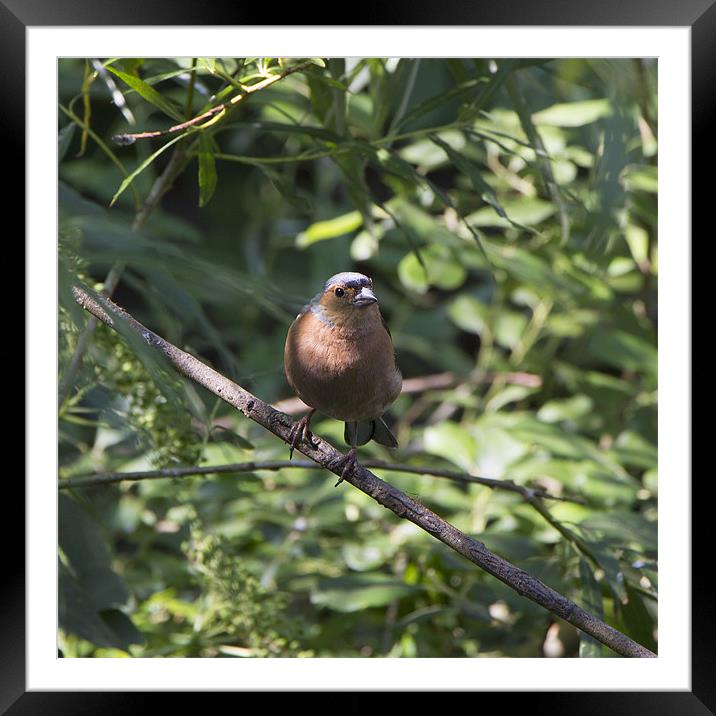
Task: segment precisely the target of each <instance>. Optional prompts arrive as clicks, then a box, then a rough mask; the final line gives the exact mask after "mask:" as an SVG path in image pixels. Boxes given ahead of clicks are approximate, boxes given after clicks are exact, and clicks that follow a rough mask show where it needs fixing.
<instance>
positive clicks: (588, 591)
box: [579, 557, 604, 659]
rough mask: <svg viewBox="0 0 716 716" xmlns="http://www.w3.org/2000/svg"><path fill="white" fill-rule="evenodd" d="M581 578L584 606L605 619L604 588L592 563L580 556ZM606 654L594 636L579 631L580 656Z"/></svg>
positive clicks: (592, 656)
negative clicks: (600, 584) (598, 580)
mask: <svg viewBox="0 0 716 716" xmlns="http://www.w3.org/2000/svg"><path fill="white" fill-rule="evenodd" d="M579 580H580V582H581V585H582V606H583V608H584V609H585V610H586V611H588V612H589V613H590V614H593V615H594V616H595V617H598V618H599V619H604V608H603V603H602V590H601V589H600V587H599V583H598V582H597V579H596V577H595V576H594V571H593V570H592V566H591V564H590V563H589V562H588V561H587V560H586V559H585V558H584V557H580V558H579ZM603 655H604V647H603V646H602V644H601V643H600V642H598V641H597V640H596V639H595V638H594V637H592V636H590V635H589V634H586V633H585V632H583V631H580V632H579V656H580V658H582V659H584V658H595V657H600V656H603Z"/></svg>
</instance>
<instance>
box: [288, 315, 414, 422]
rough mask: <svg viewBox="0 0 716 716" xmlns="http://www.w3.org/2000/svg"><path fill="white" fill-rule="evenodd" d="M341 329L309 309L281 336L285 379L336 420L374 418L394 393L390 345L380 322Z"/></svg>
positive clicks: (395, 380)
mask: <svg viewBox="0 0 716 716" xmlns="http://www.w3.org/2000/svg"><path fill="white" fill-rule="evenodd" d="M377 318H378V323H377V325H375V326H371V325H370V324H368V325H364V326H360V327H359V328H358V330H355V329H353V330H347V329H346V328H344V327H340V326H335V325H333V326H331V325H329V324H328V323H326V322H324V321H322V320H320V319H319V318H317V317H316V316H314V315H313V314H312V313H311V312H310V311H308V312H306V313H304V314H302V315H301V316H299V318H297V319H296V321H294V323H293V325H292V326H291V328H290V329H289V332H288V336H287V338H286V347H285V352H284V367H285V371H286V378H287V379H288V382H289V383H290V385H291V387H292V388H293V389H294V390H295V391H296V393H297V394H298V396H299V397H300V398H301V399H302V400H303V401H304V402H305V403H306V404H308V405H310V406H311V407H313V408H316V409H318V410H319V411H321V412H322V413H325V414H326V415H330V416H331V417H334V418H337V419H338V420H346V421H353V420H366V419H373V418H377V417H380V416H381V415H382V414H383V413H384V412H385V409H386V408H387V406H388V405H390V403H392V402H393V401H394V400H395V398H396V397H397V395H398V394H399V393H400V388H401V385H402V379H401V377H400V372H399V371H398V369H397V367H396V365H395V355H394V352H393V344H392V342H391V340H390V336H389V335H388V332H387V331H386V330H385V328H384V327H383V325H382V323H380V316H379V315H378V317H377Z"/></svg>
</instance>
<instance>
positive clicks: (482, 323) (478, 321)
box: [448, 293, 490, 336]
mask: <svg viewBox="0 0 716 716" xmlns="http://www.w3.org/2000/svg"><path fill="white" fill-rule="evenodd" d="M448 315H449V316H450V318H451V319H452V321H453V323H454V324H455V325H456V326H457V327H458V328H461V329H462V330H463V331H467V332H468V333H475V334H477V335H478V336H479V335H482V334H483V332H484V331H485V329H486V328H487V326H488V325H489V323H490V309H489V307H488V306H487V305H486V304H484V303H483V302H482V301H480V299H478V298H476V297H475V296H471V295H469V294H467V293H462V294H460V295H459V296H458V297H457V298H456V299H455V300H453V301H452V302H451V303H450V306H449V307H448Z"/></svg>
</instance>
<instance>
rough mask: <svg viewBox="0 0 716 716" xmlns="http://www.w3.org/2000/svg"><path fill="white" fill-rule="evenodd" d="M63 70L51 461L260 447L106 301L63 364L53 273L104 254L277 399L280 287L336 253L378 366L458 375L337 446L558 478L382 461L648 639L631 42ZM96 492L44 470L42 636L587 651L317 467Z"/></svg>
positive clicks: (329, 650)
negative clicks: (51, 610) (530, 55)
mask: <svg viewBox="0 0 716 716" xmlns="http://www.w3.org/2000/svg"><path fill="white" fill-rule="evenodd" d="M262 83H264V84H262ZM59 94H60V96H59V101H60V108H61V113H60V126H59V128H58V129H59V134H58V142H59V147H60V152H59V157H60V166H59V174H60V190H59V199H60V235H59V254H60V266H59V269H60V314H59V332H60V365H59V372H60V384H61V386H62V385H63V384H66V385H67V386H68V389H67V392H66V393H65V394H64V395H63V396H62V401H61V406H60V416H59V421H60V433H59V434H60V446H59V450H60V476H61V477H69V476H72V475H77V474H85V473H92V472H97V471H108V470H142V469H148V468H149V467H152V466H157V465H159V466H171V465H180V464H181V465H193V464H201V465H219V464H228V463H232V462H244V461H249V460H252V461H260V460H266V459H272V458H276V457H280V458H284V457H286V451H287V448H286V446H285V445H284V444H282V443H281V444H279V443H278V441H277V440H276V439H275V438H274V437H273V436H271V435H270V434H267V433H266V432H265V431H263V430H262V429H261V428H259V427H258V426H257V425H255V424H253V423H250V422H249V421H247V420H245V419H243V418H242V416H238V415H237V414H236V413H235V411H232V410H231V409H229V407H228V406H226V405H225V404H223V403H222V402H221V401H217V400H216V399H215V398H214V397H213V396H210V395H209V394H208V393H206V392H205V391H203V389H201V388H198V387H196V386H194V385H192V384H189V383H188V382H186V381H183V380H179V379H178V378H177V377H176V376H175V375H173V374H172V373H171V372H170V371H169V370H168V369H167V368H166V367H165V366H163V365H162V363H161V362H160V361H158V360H157V358H156V356H154V355H153V354H152V353H151V352H150V351H148V350H147V349H146V348H145V347H144V346H143V345H142V344H141V341H136V340H135V341H134V342H133V341H132V339H131V336H130V335H128V332H127V331H122V329H121V326H120V330H119V334H115V333H113V332H111V331H109V330H108V329H105V328H104V327H99V328H97V330H96V331H95V332H94V333H93V334H92V337H91V339H90V341H89V343H88V346H87V348H86V350H85V352H84V354H83V360H82V361H81V363H80V364H79V365H76V366H73V354H74V353H75V350H76V347H77V345H78V342H80V341H81V340H82V339H81V338H80V336H81V335H82V332H83V330H84V327H85V324H86V322H87V317H86V316H84V315H82V311H81V310H79V309H78V307H77V306H76V305H75V304H74V302H73V301H72V297H71V293H70V290H69V289H70V287H71V285H72V283H74V282H78V281H79V282H81V283H82V284H83V285H85V286H88V287H89V288H91V289H94V290H101V288H102V285H103V282H104V281H105V280H106V279H105V277H106V276H107V274H108V272H109V271H110V269H111V268H112V267H115V270H118V271H121V279H120V282H119V284H118V286H117V289H116V291H115V295H116V297H117V300H118V302H119V303H120V304H122V305H124V306H125V307H126V308H127V309H128V310H130V312H132V313H133V315H135V316H136V317H137V318H138V319H139V320H140V321H142V322H143V323H145V324H146V325H148V326H150V327H151V328H152V329H153V330H155V331H156V332H158V333H160V334H161V335H163V336H165V337H166V338H167V339H168V340H170V341H172V342H174V343H176V344H177V345H180V346H181V347H183V348H184V349H185V350H189V351H191V352H194V353H196V354H197V355H199V356H201V357H202V359H203V360H205V361H208V362H210V363H212V364H213V365H215V366H216V368H217V370H220V371H221V372H223V373H225V374H226V375H227V376H229V377H231V378H232V379H235V380H237V381H238V382H240V383H241V384H242V385H245V386H246V387H247V388H248V389H249V390H251V391H252V392H254V393H256V394H257V395H259V396H261V397H262V398H263V399H265V400H268V401H277V400H279V399H282V398H288V397H290V396H289V394H288V388H287V385H286V383H285V379H284V377H283V372H282V355H283V341H284V338H285V334H286V330H287V327H288V325H289V323H290V321H291V320H292V319H293V317H294V316H295V313H296V311H297V310H298V309H299V308H300V306H301V305H303V303H305V301H306V300H307V299H308V298H310V296H311V295H313V294H314V293H315V291H316V290H317V288H318V287H320V286H321V285H322V283H323V281H324V280H325V278H326V277H327V276H330V275H332V274H334V273H336V272H337V271H341V270H358V271H361V272H363V273H367V274H369V275H371V276H372V277H373V279H374V283H375V285H376V291H377V293H378V295H379V297H380V300H381V307H382V311H383V314H384V316H385V317H386V319H387V321H388V323H389V325H390V328H391V332H392V335H393V339H394V343H395V347H396V352H397V355H398V362H399V365H400V366H401V369H402V371H403V374H404V377H405V378H406V379H407V378H413V377H420V376H426V375H433V374H443V373H447V372H450V373H451V374H453V376H454V378H455V379H454V380H453V381H452V382H451V383H450V387H442V388H427V389H425V390H420V391H418V392H414V393H412V392H411V393H404V394H403V395H401V396H400V398H399V399H398V401H396V403H395V404H394V406H393V409H392V411H391V416H390V417H389V423H391V424H392V425H393V426H394V427H395V430H396V434H397V435H398V439H399V442H400V445H401V447H400V448H399V449H397V450H395V451H392V452H388V451H386V450H385V449H383V448H382V447H381V446H378V445H375V444H371V445H369V446H366V447H365V448H362V449H361V454H362V455H366V456H367V455H371V456H376V457H382V458H383V459H388V460H391V459H392V460H394V461H396V462H398V461H399V462H408V463H412V464H415V465H427V466H430V465H433V466H435V467H443V468H452V469H459V470H464V471H466V472H470V473H473V474H477V475H482V476H485V477H491V478H496V479H510V480H513V481H514V482H516V483H517V484H519V485H526V486H532V487H539V488H541V489H544V490H547V491H549V492H551V493H552V494H553V495H556V496H567V497H577V498H580V500H581V502H573V501H540V500H538V499H533V500H525V499H523V498H522V497H521V496H520V495H519V494H516V493H510V492H506V491H501V490H492V491H491V490H490V489H489V488H486V487H483V486H481V485H477V484H463V483H455V482H450V481H446V480H440V479H437V478H435V477H431V476H429V475H424V476H418V475H414V474H404V473H400V472H395V471H390V472H389V471H380V470H376V472H378V473H379V474H381V476H384V477H385V478H386V479H388V480H389V481H391V482H394V483H395V484H396V485H398V486H399V487H400V488H401V489H403V490H406V491H407V492H409V493H410V494H412V495H414V496H417V497H418V499H420V500H421V501H422V502H424V503H425V504H426V505H427V506H429V507H430V508H431V509H434V510H435V511H436V512H438V513H439V514H441V515H442V516H444V517H445V518H446V519H448V520H449V521H451V522H452V523H453V524H455V525H456V526H457V527H458V528H459V529H461V530H463V531H465V532H467V533H469V534H472V535H475V536H477V537H478V538H479V539H480V540H482V541H484V542H485V543H486V545H487V546H488V547H489V548H490V549H493V550H494V551H496V552H497V553H499V554H500V555H502V556H504V557H505V558H506V559H509V560H510V561H512V562H513V563H515V564H517V565H518V566H520V567H522V568H524V569H525V570H526V571H528V572H530V573H531V574H533V575H535V576H537V577H539V578H540V579H542V580H543V581H545V582H546V583H547V584H549V585H550V586H552V587H554V588H555V589H557V590H558V591H560V592H562V593H564V594H566V595H568V596H569V597H570V598H572V599H574V600H575V601H577V602H578V603H580V604H582V605H583V606H584V607H585V608H586V609H588V610H589V611H591V612H592V613H594V614H595V615H597V616H600V617H602V618H604V619H605V620H606V621H608V622H609V623H611V624H613V625H614V626H616V627H617V628H618V629H620V630H622V631H624V632H625V633H627V634H628V635H630V636H631V637H632V638H634V639H635V640H637V641H639V642H641V643H642V644H644V645H645V646H647V647H650V648H652V649H655V648H656V641H655V640H656V593H657V586H658V579H657V554H656V520H657V460H656V445H657V429H656V424H657V423H656V404H657V401H656V398H657V361H656V330H657V313H656V287H657V258H658V257H657V244H656V226H657V223H656V222H657V209H656V206H657V204H656V190H657V169H656V160H657V139H656V134H657V118H656V63H655V62H652V61H642V60H626V59H625V60H581V59H567V60H506V59H499V60H489V59H474V60H458V59H451V60H428V59H380V58H371V59H340V58H331V59H320V58H306V59H303V60H300V59H290V60H287V59H278V58H193V59H192V58H151V59H150V58H146V59H132V60H127V59H106V60H101V61H100V60H92V61H85V60H80V59H65V60H61V61H60V63H59ZM197 118H198V119H197ZM177 127H178V128H177ZM147 132H148V133H155V134H153V135H152V136H150V137H146V138H142V137H141V136H139V137H135V136H133V135H136V134H141V133H147ZM113 137H114V138H115V139H114V141H113V139H112V138H113ZM168 174H171V176H170V177H169V179H170V180H169V179H167V177H168ZM162 177H163V179H162ZM162 182H166V183H167V184H171V187H169V186H163V184H162ZM158 187H159V188H161V189H168V190H167V191H166V193H165V194H164V196H163V199H162V203H161V204H159V205H157V206H155V203H156V201H155V199H156V196H155V194H156V192H157V188H158ZM162 193H163V192H162ZM148 197H151V201H150V202H149V203H148V204H147V205H146V206H145V209H146V210H145V212H144V214H143V213H142V209H141V207H142V204H143V203H144V202H146V201H147V199H148ZM317 418H318V419H316V420H314V428H315V430H316V432H318V433H320V434H321V435H322V436H324V437H326V438H327V439H329V440H331V441H333V442H334V444H336V445H340V444H341V442H342V426H341V425H340V424H339V423H337V422H336V421H333V420H330V419H321V418H320V416H317ZM90 490H91V493H90V492H88V491H87V490H75V491H72V493H71V494H67V495H64V494H63V495H62V496H61V501H60V525H61V527H60V624H61V641H60V643H61V648H62V651H63V653H64V655H65V656H108V655H112V656H121V655H124V656H126V655H131V656H200V655H201V656H224V657H231V656H235V657H236V656H451V657H454V656H467V657H472V656H540V655H564V656H577V655H579V656H584V657H598V656H611V655H612V654H611V652H609V651H608V650H607V649H605V648H604V647H602V646H601V645H600V644H598V643H597V642H595V641H594V640H592V639H590V638H588V637H586V636H585V635H581V634H578V633H577V632H576V631H575V630H574V629H572V627H570V626H569V625H566V624H564V623H556V624H554V623H553V622H554V618H553V617H552V616H551V615H550V614H548V613H546V612H544V610H542V609H541V608H540V607H538V606H536V605H534V604H532V603H531V602H529V601H527V600H525V599H523V598H521V597H520V596H518V595H517V594H516V593H514V592H513V591H512V590H510V589H509V588H507V587H506V586H505V585H503V584H502V583H500V582H498V581H496V580H495V579H493V578H492V577H490V576H489V575H486V574H484V573H481V572H480V571H479V570H477V569H476V568H475V567H474V565H471V564H470V563H468V562H466V561H465V560H463V559H462V558H460V557H458V556H457V555H455V554H454V553H452V552H450V550H449V549H448V548H447V547H445V546H444V545H442V544H440V543H437V542H436V541H435V540H433V539H432V538H431V537H429V536H428V535H427V534H425V533H422V532H421V531H420V530H418V529H417V528H416V527H414V526H413V525H412V524H410V523H407V522H403V521H401V520H399V519H397V518H396V517H395V516H394V515H392V514H390V513H387V512H386V511H385V510H383V509H382V508H380V507H379V506H378V505H377V504H376V503H374V502H373V501H372V500H370V499H369V498H368V497H366V496H365V495H363V494H362V493H359V492H357V491H355V490H352V489H351V488H350V487H349V486H347V485H343V486H341V487H340V488H338V489H334V488H333V481H332V480H330V479H326V475H325V474H323V473H322V472H321V471H319V470H315V471H314V470H311V471H297V470H290V469H288V470H287V469H284V470H279V471H262V470H256V471H254V472H252V473H240V474H236V475H226V474H222V475H211V476H209V477H201V478H200V477H196V478H183V479H182V480H176V479H175V480H169V479H164V480H144V481H140V482H136V483H131V484H130V483H127V482H125V483H121V484H120V485H119V486H114V487H101V488H90ZM89 494H91V499H87V495H89ZM555 634H556V635H557V636H556V639H555V637H554V635H555Z"/></svg>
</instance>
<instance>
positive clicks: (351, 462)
mask: <svg viewBox="0 0 716 716" xmlns="http://www.w3.org/2000/svg"><path fill="white" fill-rule="evenodd" d="M357 452H358V451H357V450H356V448H351V449H350V450H349V451H348V453H347V454H345V455H344V456H343V457H341V459H340V460H337V461H336V463H335V465H334V467H336V468H339V467H341V465H342V466H343V469H342V470H341V476H340V477H339V478H338V482H337V483H336V484H335V485H334V486H333V487H338V485H340V484H341V483H342V482H343V480H345V479H346V478H347V477H348V476H349V475H350V474H351V472H352V471H353V470H354V469H355V467H356V465H357V464H358V460H357V459H356V454H357Z"/></svg>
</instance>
